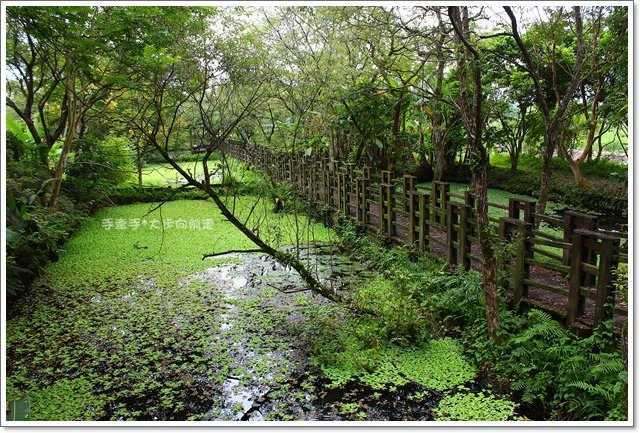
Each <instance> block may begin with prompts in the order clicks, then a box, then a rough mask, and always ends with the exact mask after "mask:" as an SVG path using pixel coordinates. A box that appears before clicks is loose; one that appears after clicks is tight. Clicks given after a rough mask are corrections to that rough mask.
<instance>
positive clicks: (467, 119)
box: [449, 6, 500, 342]
mask: <svg viewBox="0 0 640 433" xmlns="http://www.w3.org/2000/svg"><path fill="white" fill-rule="evenodd" d="M449 18H450V19H451V24H452V25H453V29H454V32H455V35H456V38H455V39H456V41H457V42H458V44H459V46H460V52H459V53H458V65H457V67H458V77H459V79H460V90H459V92H460V97H459V103H460V111H461V114H462V119H463V122H464V125H465V129H466V132H467V137H468V140H469V143H470V147H469V150H470V152H473V158H472V164H471V170H472V173H473V180H474V189H475V192H476V220H477V230H478V241H479V243H480V252H481V256H482V264H483V270H482V274H483V282H484V287H483V292H484V306H485V314H486V320H487V329H488V332H489V338H491V340H492V341H494V342H499V337H498V329H499V328H500V306H499V302H498V264H497V260H496V254H495V251H494V247H493V244H492V241H491V230H490V225H489V206H488V199H487V167H488V165H489V158H488V155H487V151H486V149H485V147H484V146H483V144H482V127H483V121H482V98H483V96H482V72H481V69H480V55H479V53H478V51H477V50H475V49H474V48H473V47H472V46H471V44H470V43H469V40H468V34H469V15H468V11H467V8H466V7H455V6H450V7H449ZM467 53H468V54H467ZM467 57H469V58H467ZM468 63H470V66H471V71H470V72H471V74H472V78H471V81H472V87H473V105H472V106H469V102H468V101H469V97H468V90H467V86H468V85H469V83H468V81H469V77H468V76H467V72H466V71H467V68H466V66H467V64H468Z"/></svg>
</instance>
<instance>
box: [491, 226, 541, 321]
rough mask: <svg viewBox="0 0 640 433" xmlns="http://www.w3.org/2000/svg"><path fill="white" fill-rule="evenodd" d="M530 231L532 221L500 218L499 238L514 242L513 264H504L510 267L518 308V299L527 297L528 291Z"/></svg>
mask: <svg viewBox="0 0 640 433" xmlns="http://www.w3.org/2000/svg"><path fill="white" fill-rule="evenodd" d="M532 231H533V223H529V222H526V221H522V220H519V219H516V218H511V217H507V218H500V234H499V235H500V239H501V240H506V241H512V242H515V245H514V247H515V251H514V253H513V257H514V260H513V265H509V266H506V268H507V269H511V272H510V274H511V276H512V281H511V285H512V287H511V289H512V293H513V302H514V305H515V306H516V307H518V308H519V307H520V301H522V299H524V298H526V297H527V295H528V291H529V286H528V285H526V284H525V280H528V279H529V270H530V265H529V263H527V259H531V258H533V248H532V245H531V244H530V243H529V242H527V240H528V239H529V238H531V237H532V236H533V234H532Z"/></svg>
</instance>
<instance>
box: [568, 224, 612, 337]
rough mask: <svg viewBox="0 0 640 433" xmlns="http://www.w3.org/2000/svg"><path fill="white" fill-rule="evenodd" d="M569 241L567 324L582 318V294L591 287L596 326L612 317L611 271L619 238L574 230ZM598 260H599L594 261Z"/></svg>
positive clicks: (570, 324)
mask: <svg viewBox="0 0 640 433" xmlns="http://www.w3.org/2000/svg"><path fill="white" fill-rule="evenodd" d="M572 241H573V247H572V250H571V277H570V282H569V302H568V304H567V325H569V326H572V325H573V324H574V323H575V321H576V319H577V318H578V317H579V316H582V315H584V310H585V303H586V298H585V293H584V291H585V290H586V291H587V294H588V292H589V291H591V290H592V287H593V286H595V296H594V298H595V314H594V325H597V324H598V323H601V322H602V321H604V320H607V319H610V318H612V317H613V315H612V314H613V310H612V308H611V307H612V304H613V301H614V291H613V287H612V278H611V271H612V268H613V267H615V266H617V258H616V256H617V253H618V251H619V248H620V239H619V238H616V237H613V236H608V235H605V234H602V233H598V232H594V231H590V230H584V229H575V230H574V232H573V239H572ZM596 256H597V257H596ZM598 257H599V259H600V260H597V258H598ZM596 265H597V267H596ZM594 279H595V282H594V281H593V280H594ZM592 296H593V295H592Z"/></svg>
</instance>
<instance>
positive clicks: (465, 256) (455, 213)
mask: <svg viewBox="0 0 640 433" xmlns="http://www.w3.org/2000/svg"><path fill="white" fill-rule="evenodd" d="M470 209H471V208H470V207H469V206H467V205H465V204H463V203H458V202H452V201H450V202H448V203H447V260H448V262H449V263H451V264H453V265H455V264H458V265H462V266H463V267H464V269H469V268H470V267H471V260H470V257H469V253H470V243H469V238H468V227H469V222H468V216H469V213H470Z"/></svg>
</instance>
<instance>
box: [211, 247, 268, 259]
mask: <svg viewBox="0 0 640 433" xmlns="http://www.w3.org/2000/svg"><path fill="white" fill-rule="evenodd" d="M236 253H240V254H250V253H264V251H262V250H260V249H257V248H256V249H253V250H228V251H223V252H221V253H211V254H204V255H203V256H202V260H204V259H206V258H208V257H217V256H224V255H227V254H236Z"/></svg>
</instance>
